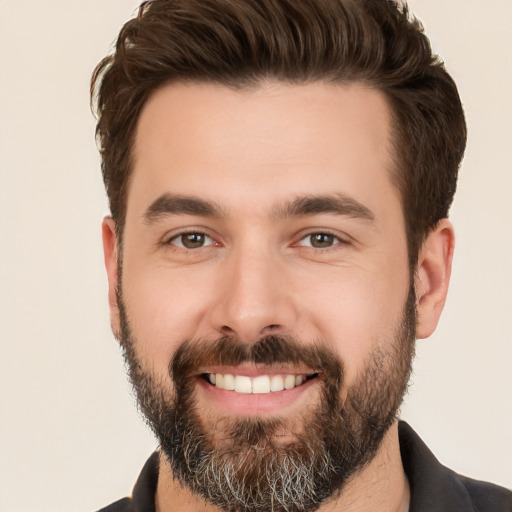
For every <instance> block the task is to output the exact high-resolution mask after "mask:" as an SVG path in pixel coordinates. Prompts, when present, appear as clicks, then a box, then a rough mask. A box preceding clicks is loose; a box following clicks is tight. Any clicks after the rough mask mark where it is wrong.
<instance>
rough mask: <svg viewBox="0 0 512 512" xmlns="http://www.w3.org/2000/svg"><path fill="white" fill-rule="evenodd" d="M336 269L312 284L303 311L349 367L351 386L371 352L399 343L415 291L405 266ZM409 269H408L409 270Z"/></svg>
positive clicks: (348, 374)
mask: <svg viewBox="0 0 512 512" xmlns="http://www.w3.org/2000/svg"><path fill="white" fill-rule="evenodd" d="M392 267H393V265H390V266H389V267H388V268H383V267H381V266H378V267H365V268H363V267H357V268H356V267H352V268H350V269H336V271H335V272H331V273H330V275H329V276H325V278H321V277H319V276H316V279H314V280H311V281H310V283H309V286H308V288H309V293H308V295H307V303H306V304H305V305H304V307H303V310H304V311H305V312H306V314H307V316H308V323H309V325H311V326H312V327H313V334H314V333H315V332H316V333H318V334H317V336H320V338H321V339H323V340H325V341H326V342H327V343H328V344H329V345H330V348H332V349H333V350H334V351H335V352H336V353H337V354H338V355H339V356H340V358H341V359H342V360H343V362H344V363H345V370H346V378H347V381H348V382H351V381H353V379H355V377H356V375H357V374H358V372H359V371H360V370H361V368H362V367H363V366H364V364H365V361H366V358H367V356H368V354H369V353H370V351H371V350H372V349H374V348H375V347H377V346H379V345H382V344H389V343H391V342H393V338H394V336H395V332H396V328H397V326H398V325H399V323H400V322H401V319H402V314H403V310H404V305H405V302H406V299H407V293H408V289H409V281H408V275H407V274H408V273H407V272H404V270H403V267H402V268H401V270H400V271H393V268H392ZM405 268H407V267H405Z"/></svg>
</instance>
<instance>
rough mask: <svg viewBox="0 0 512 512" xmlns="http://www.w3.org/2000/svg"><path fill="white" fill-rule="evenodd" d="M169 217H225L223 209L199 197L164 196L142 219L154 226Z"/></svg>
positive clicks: (151, 206)
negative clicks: (163, 218) (161, 219)
mask: <svg viewBox="0 0 512 512" xmlns="http://www.w3.org/2000/svg"><path fill="white" fill-rule="evenodd" d="M167 215H198V216H200V217H211V218H220V217H224V216H225V215H224V212H223V210H222V208H220V206H218V205H217V204H215V203H214V202H211V201H206V200H204V199H199V198H197V197H189V196H181V195H174V194H162V195H161V196H160V197H158V198H157V199H155V200H154V201H153V202H152V203H151V205H150V206H149V208H148V209H147V210H146V211H145V212H144V215H143V216H142V217H143V220H144V222H145V223H146V224H152V223H153V222H156V221H158V220H159V219H160V218H162V217H165V216H167Z"/></svg>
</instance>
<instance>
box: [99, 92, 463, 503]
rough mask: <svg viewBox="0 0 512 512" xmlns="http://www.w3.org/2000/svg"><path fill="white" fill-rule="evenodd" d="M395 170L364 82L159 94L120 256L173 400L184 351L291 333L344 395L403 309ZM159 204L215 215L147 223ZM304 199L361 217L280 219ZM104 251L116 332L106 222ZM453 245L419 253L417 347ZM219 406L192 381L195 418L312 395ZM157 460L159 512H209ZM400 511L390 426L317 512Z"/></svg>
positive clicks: (144, 352) (295, 404) (149, 348)
mask: <svg viewBox="0 0 512 512" xmlns="http://www.w3.org/2000/svg"><path fill="white" fill-rule="evenodd" d="M391 162H392V146H391V141H390V112H389V108H388V104H387V102H386V100H385V98H384V96H383V95H382V94H381V93H380V92H378V91H375V90H372V89H369V88H367V87H364V86H362V85H359V84H352V85H327V84H323V83H312V84H307V85H290V84H283V83H277V82H268V83H263V84H261V85H260V86H258V87H257V88H254V89H250V90H242V91H235V90H232V89H229V88H226V87H223V86H220V85H211V84H181V83H176V84H172V85H167V86H165V87H164V88H162V89H160V90H159V91H157V92H156V93H155V94H154V95H153V96H151V97H150V99H149V100H148V102H147V104H146V105H145V107H144V109H143V112H142V114H141V117H140V120H139V123H138V127H137V133H136V140H135V145H134V168H133V175H132V177H131V182H130V185H129V188H128V201H127V215H126V225H125V228H124V235H123V236H124V238H123V247H122V251H123V252H122V258H123V277H122V286H123V297H124V301H125V305H126V310H127V312H128V315H129V319H130V324H131V327H132V330H133V334H134V337H135V338H136V339H137V340H138V341H139V344H138V346H137V347H136V348H137V354H138V357H139V359H140V360H141V361H142V363H143V365H144V367H145V368H146V369H148V370H151V371H152V372H153V374H154V375H155V376H156V377H157V378H158V379H159V380H160V382H161V383H162V385H163V386H164V387H166V388H167V389H169V390H171V389H172V382H171V380H170V377H169V375H168V372H167V366H168V363H169V361H170V360H171V358H172V356H173V354H174V352H175V351H176V350H177V348H178V347H179V346H180V344H181V343H182V342H183V341H184V340H187V339H190V338H192V339H200V338H204V339H215V338H217V337H219V336H220V335H223V334H229V335H232V336H237V337H238V338H239V339H241V340H243V341H244V342H247V343H253V342H255V341H256V340H258V339H259V338H261V337H262V336H264V335H267V334H279V335H293V336H296V337H299V338H300V339H302V340H305V341H310V342H313V341H316V340H322V342H323V343H325V344H326V345H327V346H329V347H330V348H332V349H333V350H335V352H336V353H337V354H338V355H339V357H340V358H341V359H342V360H343V361H344V364H345V367H346V381H345V382H346V385H345V386H344V389H342V390H341V394H342V397H343V396H344V395H345V394H346V389H347V388H348V387H350V385H351V383H353V382H354V381H355V379H356V378H357V376H358V375H359V374H360V373H361V371H362V370H363V369H364V367H365V364H366V363H367V361H368V355H369V354H370V352H371V351H372V350H375V349H378V348H379V347H382V348H383V349H385V344H386V343H391V342H393V331H394V328H395V326H396V325H397V322H398V321H399V319H400V318H401V313H402V310H403V306H404V303H405V300H406V297H407V292H408V286H409V279H410V276H409V269H408V258H407V244H406V238H405V227H404V219H403V212H402V206H401V201H400V196H399V193H398V190H397V189H396V187H395V186H394V185H393V183H392V180H391V173H392V164H391ZM163 194H172V195H179V196H180V197H181V196H186V197H190V198H194V199H199V200H202V201H208V202H209V203H214V204H215V206H216V207H217V209H218V210H219V211H218V212H217V213H218V214H219V215H216V216H209V215H203V214H200V212H199V213H198V212H196V213H190V212H189V213H183V212H182V213H165V212H160V213H159V214H158V215H153V216H152V215H148V210H149V211H150V208H151V205H154V204H155V201H156V200H157V199H158V198H161V197H162V195H163ZM305 196H319V197H322V198H325V197H326V196H328V197H331V198H332V197H336V198H338V199H339V198H340V197H341V198H342V199H343V200H342V201H341V202H342V203H343V202H345V203H346V202H347V200H348V201H349V202H350V201H352V202H353V203H354V204H358V205H361V206H362V207H364V209H365V211H368V212H370V214H371V215H370V218H368V217H365V218H363V217H362V216H361V215H358V214H354V212H352V214H350V215H347V214H344V213H343V212H340V211H338V212H324V213H308V214H306V215H295V214H293V215H284V214H283V206H286V205H288V204H290V203H291V202H293V201H294V200H296V199H297V198H302V197H305ZM173 197H174V196H173ZM284 209H286V208H284ZM278 211H279V212H280V214H279V215H277V214H276V212H278ZM203 213H204V212H203ZM288 213H290V212H288ZM292 213H293V212H292ZM184 231H185V232H193V233H202V234H205V235H207V236H206V238H205V240H206V243H205V245H204V246H203V247H199V248H196V249H187V248H185V247H183V246H180V244H181V242H182V241H183V238H181V237H180V234H182V233H183V232H184ZM313 233H327V234H329V235H333V238H332V239H329V240H330V242H332V243H331V245H330V246H329V244H327V246H326V247H323V248H315V247H312V246H311V242H312V239H311V235H312V234H313ZM103 240H104V248H105V263H106V267H107V273H108V279H109V298H110V306H111V321H112V328H113V330H114V332H119V317H118V309H117V299H116V289H117V286H118V279H119V275H118V266H117V265H118V254H117V252H118V250H120V249H119V247H118V245H117V240H116V237H115V233H114V222H113V221H112V219H109V218H107V219H105V221H104V223H103ZM453 243H454V236H453V229H452V227H451V225H450V223H449V222H448V221H447V220H442V221H441V222H440V223H439V224H438V226H437V227H436V228H435V229H434V230H433V231H432V232H431V233H430V234H429V236H428V237H427V239H426V240H425V243H424V244H423V247H422V249H421V251H420V255H419V263H418V268H417V272H416V276H415V289H416V296H417V300H418V304H417V308H418V328H417V337H418V338H424V337H427V336H429V335H430V334H431V333H432V332H433V330H434V329H435V327H436V325H437V322H438V319H439V316H440V314H441V311H442V308H443V305H444V301H445V298H446V293H447V288H448V282H449V277H450V268H451V259H452V253H453ZM219 370H223V369H216V371H219ZM226 370H227V369H226ZM229 370H230V371H234V372H236V371H237V369H236V368H235V369H233V368H230V369H229ZM246 370H247V369H246ZM293 370H294V369H293V368H291V369H290V371H293ZM300 370H303V369H297V372H298V373H300ZM251 371H253V372H255V373H256V374H258V373H261V374H265V373H268V371H267V372H266V371H265V368H258V369H255V368H252V369H251ZM226 373H227V371H226ZM241 374H243V373H241ZM225 394H226V393H224V395H225ZM224 395H222V394H220V393H219V394H218V395H215V389H214V390H213V394H212V390H211V389H206V388H205V386H204V385H201V384H200V383H199V381H198V385H197V389H196V397H197V400H198V404H199V408H200V410H201V411H204V417H205V418H207V417H216V416H215V415H218V414H220V413H219V410H222V414H228V415H229V414H231V415H244V414H245V413H246V412H247V411H248V410H252V411H253V414H260V415H272V414H275V413H276V412H278V413H279V415H281V416H285V417H287V418H290V419H293V418H297V417H299V414H300V413H301V411H304V410H305V408H306V407H307V404H308V403H314V401H315V400H318V396H319V391H318V385H317V384H315V381H311V382H310V383H309V385H308V386H304V389H303V390H301V391H300V392H298V393H295V394H294V395H293V399H285V400H281V401H278V402H272V400H277V399H276V398H274V397H272V396H269V395H262V396H260V397H259V398H258V400H259V402H255V401H254V397H253V396H251V395H249V396H248V397H247V401H245V402H244V400H236V401H230V400H229V398H225V396H224ZM276 395H277V393H276ZM262 397H263V398H262ZM251 400H252V401H251ZM276 404H277V405H276ZM260 405H261V407H260ZM162 461H163V464H162V470H161V475H160V479H159V484H158V491H157V509H158V510H159V511H160V512H164V511H167V510H171V509H174V510H175V509H176V507H177V506H178V508H179V509H180V510H183V511H191V512H192V511H197V510H202V511H204V510H216V509H214V508H211V507H209V506H207V505H205V503H203V502H200V501H198V500H197V499H196V498H194V497H193V496H192V495H191V494H190V493H189V492H188V490H187V489H183V488H180V487H179V486H178V485H177V484H176V483H174V482H173V480H172V474H171V473H170V470H169V468H168V467H167V465H166V463H165V461H164V460H163V459H162ZM408 501H409V490H408V484H407V479H406V478H405V476H404V472H403V468H402V465H401V460H400V452H399V444H398V433H397V425H396V424H395V425H394V426H393V427H392V428H391V429H390V430H389V432H388V434H387V435H386V437H385V439H384V442H383V443H382V446H381V448H380V450H379V452H378V454H377V456H376V457H375V458H374V459H373V460H372V461H371V463H370V464H369V465H368V466H366V468H365V469H364V470H363V471H361V472H359V473H357V474H356V475H355V476H354V477H353V479H352V480H351V481H350V482H349V484H348V485H347V487H346V488H345V490H344V492H343V494H342V495H341V496H340V497H339V498H338V499H336V500H334V501H331V502H329V503H326V505H325V507H322V508H321V509H320V510H322V511H324V510H325V511H327V510H329V511H338V510H351V511H352V510H353V511H356V510H358V511H362V510H364V511H371V510H379V511H382V510H389V511H401V510H407V508H408Z"/></svg>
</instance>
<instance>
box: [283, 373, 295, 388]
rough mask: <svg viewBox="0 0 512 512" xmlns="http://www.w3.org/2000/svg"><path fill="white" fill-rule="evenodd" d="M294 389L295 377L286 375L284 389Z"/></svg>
mask: <svg viewBox="0 0 512 512" xmlns="http://www.w3.org/2000/svg"><path fill="white" fill-rule="evenodd" d="M294 387H295V375H287V376H286V377H285V378H284V389H293V388H294Z"/></svg>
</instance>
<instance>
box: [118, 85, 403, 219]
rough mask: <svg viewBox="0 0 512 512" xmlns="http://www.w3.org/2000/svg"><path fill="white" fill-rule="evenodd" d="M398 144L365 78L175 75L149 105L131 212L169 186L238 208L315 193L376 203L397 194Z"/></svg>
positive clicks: (379, 97)
mask: <svg viewBox="0 0 512 512" xmlns="http://www.w3.org/2000/svg"><path fill="white" fill-rule="evenodd" d="M391 147H392V144H391V142H390V114H389V107H388V104H387V101H386V99H385V97H384V95H383V94H382V93H380V92H379V91H376V90H374V89H371V88H369V87H365V86H363V85H361V84H350V85H339V84H337V85H333V84H325V83H320V82H318V83H310V84H301V85H292V84H284V83H280V82H267V83H262V84H260V85H258V86H257V87H254V88H250V89H243V90H234V89H231V88H228V87H225V86H221V85H215V84H204V83H200V84H190V83H188V84H185V83H175V84H171V85H167V86H165V87H163V88H161V89H160V90H158V91H157V92H156V93H154V94H153V95H152V96H151V97H150V99H149V100H148V102H147V103H146V105H145V107H144V109H143V111H142V113H141V116H140V119H139V122H138V126H137V131H136V139H135V145H134V155H133V156H134V159H133V160H134V167H133V175H132V179H131V184H130V187H129V191H128V211H127V213H129V211H130V209H132V206H133V207H137V209H140V208H143V207H144V204H143V203H145V205H146V207H147V204H149V202H151V201H152V200H154V199H155V198H156V197H157V196H158V195H159V194H161V193H163V192H167V193H174V194H176V193H178V194H184V195H193V196H195V195H201V196H205V198H207V199H211V200H214V201H216V202H220V203H223V206H224V204H225V206H226V207H227V208H229V207H230V206H233V208H235V209H236V208H237V207H240V208H247V207H248V205H253V206H254V207H255V208H262V207H264V206H266V205H267V203H268V206H269V208H275V204H276V202H279V201H280V200H286V199H287V197H286V196H291V195H296V196H300V195H304V194H305V193H309V194H326V193H343V194H346V193H348V194H351V195H353V196H355V198H356V199H358V200H361V201H362V202H365V201H368V200H369V201H370V202H372V197H371V196H374V197H373V200H376V199H378V196H379V194H381V192H382V186H386V187H387V188H388V189H389V190H390V191H391V189H392V194H393V195H394V196H396V197H395V198H397V196H398V191H397V190H395V189H394V187H392V186H391V179H390V177H391V167H392V166H391V162H392V158H391ZM357 196H361V197H357ZM363 196H366V197H363ZM135 203H137V204H135Z"/></svg>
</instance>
